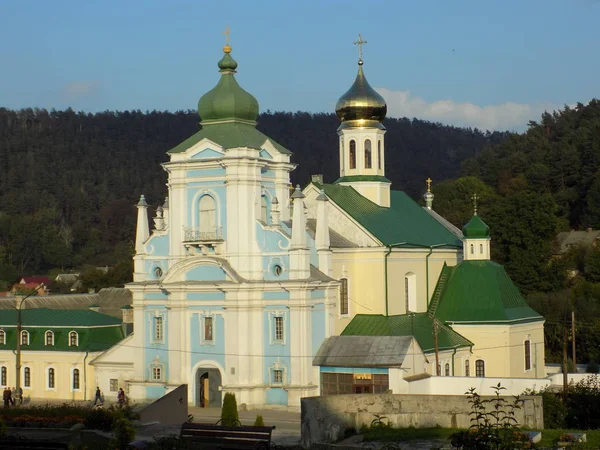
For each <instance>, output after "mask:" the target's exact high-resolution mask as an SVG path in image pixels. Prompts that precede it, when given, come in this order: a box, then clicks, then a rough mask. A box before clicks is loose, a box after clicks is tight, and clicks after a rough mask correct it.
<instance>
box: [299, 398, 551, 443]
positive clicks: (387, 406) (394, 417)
mask: <svg viewBox="0 0 600 450" xmlns="http://www.w3.org/2000/svg"><path fill="white" fill-rule="evenodd" d="M484 398H490V397H484ZM522 399H523V400H524V402H525V403H524V405H523V407H522V409H520V410H517V411H516V419H517V421H518V423H519V425H521V426H524V427H528V428H532V429H542V428H543V427H544V417H543V410H542V398H541V397H522ZM507 400H508V401H509V402H512V401H513V399H512V397H507ZM301 407H302V415H301V422H302V444H303V446H305V447H306V448H308V447H310V446H311V445H312V444H315V443H318V442H321V443H323V442H336V441H338V440H340V439H342V438H343V437H344V435H345V434H346V433H348V432H349V431H351V430H358V429H360V427H361V426H362V425H367V426H368V425H370V424H371V422H372V420H373V419H374V418H375V414H380V415H383V416H385V417H387V421H389V422H391V423H392V424H393V425H394V426H395V427H400V428H404V427H415V428H426V427H435V426H438V425H439V426H442V427H453V428H468V427H469V426H470V425H471V423H470V416H469V413H470V412H471V407H470V404H469V402H468V400H467V398H466V396H464V395H443V396H436V395H404V394H400V395H394V394H362V395H361V394H356V395H353V394H351V395H333V396H328V397H307V398H303V399H302V406H301Z"/></svg>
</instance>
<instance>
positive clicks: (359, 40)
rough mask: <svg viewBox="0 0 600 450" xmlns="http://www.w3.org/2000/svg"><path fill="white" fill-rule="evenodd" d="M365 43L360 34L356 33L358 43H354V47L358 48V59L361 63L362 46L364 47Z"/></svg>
mask: <svg viewBox="0 0 600 450" xmlns="http://www.w3.org/2000/svg"><path fill="white" fill-rule="evenodd" d="M366 43H367V41H365V40H364V39H363V37H362V34H360V33H358V41H354V45H357V46H358V59H359V60H360V61H362V57H363V45H365V44H366Z"/></svg>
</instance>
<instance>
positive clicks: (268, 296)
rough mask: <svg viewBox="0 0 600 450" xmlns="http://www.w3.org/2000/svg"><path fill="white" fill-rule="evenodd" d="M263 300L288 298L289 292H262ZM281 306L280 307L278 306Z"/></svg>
mask: <svg viewBox="0 0 600 450" xmlns="http://www.w3.org/2000/svg"><path fill="white" fill-rule="evenodd" d="M263 299H264V300H289V299H290V293H289V292H286V291H283V290H282V291H275V292H263ZM280 308H281V307H280Z"/></svg>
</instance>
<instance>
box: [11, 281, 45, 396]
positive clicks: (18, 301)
mask: <svg viewBox="0 0 600 450" xmlns="http://www.w3.org/2000/svg"><path fill="white" fill-rule="evenodd" d="M43 287H44V283H40V284H38V285H37V286H36V287H35V289H34V290H33V292H32V293H31V294H28V295H26V296H25V297H23V296H22V295H15V299H16V302H15V308H16V310H17V363H16V369H17V377H16V378H17V383H16V386H15V400H17V399H18V400H19V401H21V400H22V398H21V339H22V337H21V328H23V323H22V320H21V310H22V308H23V303H25V300H27V299H28V298H29V297H31V296H32V295H36V294H37V292H38V290H39V289H41V288H43Z"/></svg>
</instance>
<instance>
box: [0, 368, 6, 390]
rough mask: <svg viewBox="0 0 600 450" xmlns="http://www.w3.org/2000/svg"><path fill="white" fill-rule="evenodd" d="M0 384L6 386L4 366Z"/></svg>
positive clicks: (0, 373) (0, 375) (0, 374)
mask: <svg viewBox="0 0 600 450" xmlns="http://www.w3.org/2000/svg"><path fill="white" fill-rule="evenodd" d="M0 384H1V385H2V386H6V367H4V366H2V371H1V372H0Z"/></svg>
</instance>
